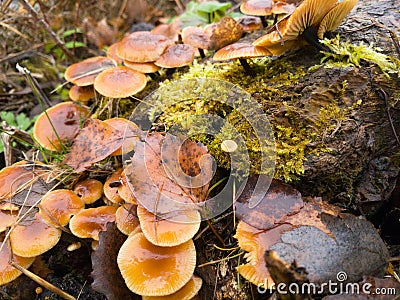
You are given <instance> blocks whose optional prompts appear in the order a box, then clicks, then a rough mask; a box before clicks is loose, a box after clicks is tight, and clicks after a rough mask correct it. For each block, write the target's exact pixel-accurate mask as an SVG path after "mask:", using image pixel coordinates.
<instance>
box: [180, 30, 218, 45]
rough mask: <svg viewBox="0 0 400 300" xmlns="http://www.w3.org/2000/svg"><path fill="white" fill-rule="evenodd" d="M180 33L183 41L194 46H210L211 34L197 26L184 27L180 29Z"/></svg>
mask: <svg viewBox="0 0 400 300" xmlns="http://www.w3.org/2000/svg"><path fill="white" fill-rule="evenodd" d="M181 35H182V41H183V43H185V44H188V45H190V46H192V47H194V48H199V49H210V48H211V46H212V42H211V35H210V34H208V33H206V32H204V30H203V29H201V28H199V27H194V26H188V27H185V28H183V29H182V33H181Z"/></svg>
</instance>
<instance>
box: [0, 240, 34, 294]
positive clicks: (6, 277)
mask: <svg viewBox="0 0 400 300" xmlns="http://www.w3.org/2000/svg"><path fill="white" fill-rule="evenodd" d="M11 255H12V252H11V248H10V245H9V243H8V242H5V241H1V242H0V286H1V285H4V284H6V283H9V282H11V281H13V280H14V279H16V278H17V277H18V276H19V275H21V274H22V273H21V272H20V271H18V270H17V269H16V268H14V267H13V266H11V265H10V259H11ZM12 260H13V261H14V262H15V263H16V264H18V265H20V266H21V267H23V268H25V269H27V268H29V267H30V266H31V265H32V263H33V262H34V260H35V257H20V256H18V255H15V254H13V257H12Z"/></svg>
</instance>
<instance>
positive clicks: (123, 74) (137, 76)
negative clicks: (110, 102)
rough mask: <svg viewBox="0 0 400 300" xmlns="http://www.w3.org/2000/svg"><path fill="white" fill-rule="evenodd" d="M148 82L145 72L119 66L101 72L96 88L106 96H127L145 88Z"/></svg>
mask: <svg viewBox="0 0 400 300" xmlns="http://www.w3.org/2000/svg"><path fill="white" fill-rule="evenodd" d="M146 84H147V80H146V76H145V75H144V74H143V73H140V72H137V71H134V70H132V69H130V68H128V67H125V66H118V67H114V68H111V69H107V70H105V71H103V72H101V73H100V74H99V75H98V76H97V77H96V79H95V81H94V88H95V89H96V91H97V92H99V93H100V94H101V95H103V96H106V97H110V98H127V97H130V96H132V95H134V94H136V93H138V92H140V91H141V90H143V89H144V88H145V87H146Z"/></svg>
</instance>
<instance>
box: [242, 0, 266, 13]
mask: <svg viewBox="0 0 400 300" xmlns="http://www.w3.org/2000/svg"><path fill="white" fill-rule="evenodd" d="M272 5H273V1H272V0H248V1H246V2H243V3H242V4H241V5H240V11H241V12H242V13H243V14H245V15H249V16H269V15H271V14H272V12H271V11H272Z"/></svg>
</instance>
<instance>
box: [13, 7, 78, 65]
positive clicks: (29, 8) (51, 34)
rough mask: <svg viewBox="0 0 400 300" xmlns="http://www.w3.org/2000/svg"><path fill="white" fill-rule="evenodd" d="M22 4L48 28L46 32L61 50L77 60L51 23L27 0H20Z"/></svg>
mask: <svg viewBox="0 0 400 300" xmlns="http://www.w3.org/2000/svg"><path fill="white" fill-rule="evenodd" d="M20 2H21V4H22V5H23V7H24V8H25V9H26V10H27V11H28V12H29V13H30V14H31V16H32V17H33V18H34V19H35V20H36V21H37V22H39V23H41V24H42V25H43V27H44V29H45V30H46V32H47V33H48V34H49V35H50V37H51V38H52V39H53V40H54V42H55V43H56V44H57V45H58V46H59V47H60V48H61V50H62V51H63V52H64V53H65V55H67V56H68V58H69V59H71V60H73V61H74V60H75V56H74V55H73V53H72V52H71V51H69V50H68V48H67V47H65V44H64V42H63V41H62V40H60V39H59V38H58V36H57V35H56V34H55V32H54V31H53V30H52V29H51V28H50V26H49V24H48V23H47V22H46V21H45V20H44V19H43V18H41V17H40V16H39V14H38V13H37V12H36V10H35V9H34V8H33V7H32V5H30V3H29V2H28V1H27V0H20Z"/></svg>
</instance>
